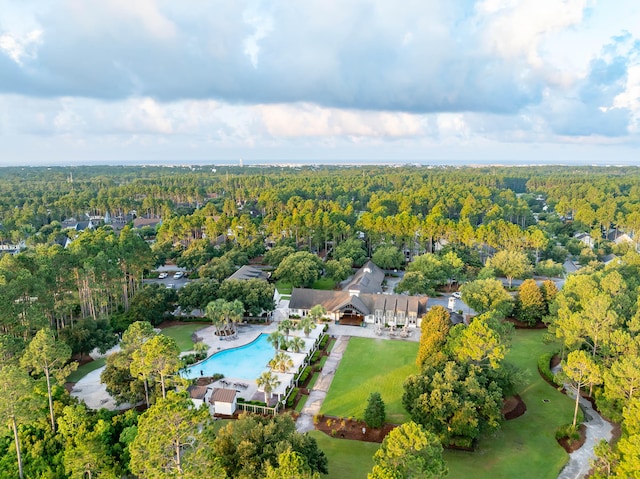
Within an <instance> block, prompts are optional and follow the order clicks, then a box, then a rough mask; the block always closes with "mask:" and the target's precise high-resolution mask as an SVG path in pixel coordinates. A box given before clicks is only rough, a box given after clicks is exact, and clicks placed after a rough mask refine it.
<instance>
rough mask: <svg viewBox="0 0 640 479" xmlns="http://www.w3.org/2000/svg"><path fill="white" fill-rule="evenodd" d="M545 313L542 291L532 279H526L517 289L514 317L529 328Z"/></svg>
mask: <svg viewBox="0 0 640 479" xmlns="http://www.w3.org/2000/svg"><path fill="white" fill-rule="evenodd" d="M546 312H547V304H546V302H545V299H544V296H543V294H542V291H541V290H540V288H539V287H538V285H537V284H536V282H535V281H534V280H533V279H526V280H524V281H523V282H522V284H521V285H520V287H519V288H518V295H517V297H516V306H515V316H516V318H518V319H519V320H520V321H524V322H525V323H527V324H529V325H530V326H533V325H535V324H536V323H537V322H538V321H540V320H541V319H542V317H543V316H544V314H545V313H546Z"/></svg>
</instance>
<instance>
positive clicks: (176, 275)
mask: <svg viewBox="0 0 640 479" xmlns="http://www.w3.org/2000/svg"><path fill="white" fill-rule="evenodd" d="M183 275H184V273H183V272H182V271H178V272H177V273H176V274H174V275H173V279H180V278H182V276H183Z"/></svg>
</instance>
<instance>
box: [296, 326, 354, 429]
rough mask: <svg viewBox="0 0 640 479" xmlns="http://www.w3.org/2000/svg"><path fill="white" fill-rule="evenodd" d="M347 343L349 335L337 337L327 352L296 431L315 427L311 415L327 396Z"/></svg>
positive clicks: (318, 410) (315, 412) (317, 411)
mask: <svg viewBox="0 0 640 479" xmlns="http://www.w3.org/2000/svg"><path fill="white" fill-rule="evenodd" d="M352 328H353V326H352ZM347 344H349V336H338V337H337V340H336V344H334V346H333V349H332V350H331V354H329V357H328V358H327V361H326V362H325V363H324V367H323V368H322V371H321V372H320V377H319V378H318V380H317V381H316V384H315V386H313V389H312V390H311V391H310V393H309V398H308V399H307V402H306V403H305V406H304V408H303V409H302V412H301V414H300V416H299V417H298V420H297V421H296V429H297V430H298V432H307V431H313V430H314V429H315V426H314V425H313V416H315V415H316V414H318V413H319V412H320V407H321V406H322V403H323V401H324V398H325V397H327V391H329V386H331V382H332V381H333V376H334V374H335V372H336V370H337V369H338V365H339V364H340V360H341V359H342V355H343V354H344V351H345V349H347Z"/></svg>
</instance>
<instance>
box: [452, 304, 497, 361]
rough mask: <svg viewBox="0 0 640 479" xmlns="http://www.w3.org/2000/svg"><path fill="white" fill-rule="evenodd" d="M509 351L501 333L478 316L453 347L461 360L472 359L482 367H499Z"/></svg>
mask: <svg viewBox="0 0 640 479" xmlns="http://www.w3.org/2000/svg"><path fill="white" fill-rule="evenodd" d="M506 352H507V348H506V346H505V344H504V343H503V342H502V339H501V337H500V334H499V333H498V332H497V331H495V330H494V329H493V328H491V326H490V325H489V323H488V322H487V321H486V320H485V319H484V318H483V317H482V316H476V317H475V318H474V319H473V321H471V324H469V326H467V327H466V328H465V329H464V330H463V332H462V334H461V335H460V337H459V338H457V340H456V342H455V345H454V347H453V355H454V356H455V357H456V358H457V359H458V360H460V361H471V362H473V363H474V364H477V365H479V366H482V367H486V366H488V367H491V368H492V369H498V368H499V367H500V363H501V361H502V360H503V359H504V356H505V354H506Z"/></svg>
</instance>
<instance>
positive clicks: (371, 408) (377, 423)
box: [364, 392, 386, 429]
mask: <svg viewBox="0 0 640 479" xmlns="http://www.w3.org/2000/svg"><path fill="white" fill-rule="evenodd" d="M385 418H386V412H385V407H384V401H383V400H382V397H381V396H380V393H379V392H372V393H371V394H369V399H368V401H367V408H366V409H365V411H364V422H365V423H366V424H367V426H369V427H372V428H376V429H377V428H380V427H382V425H383V424H384V420H385Z"/></svg>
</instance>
